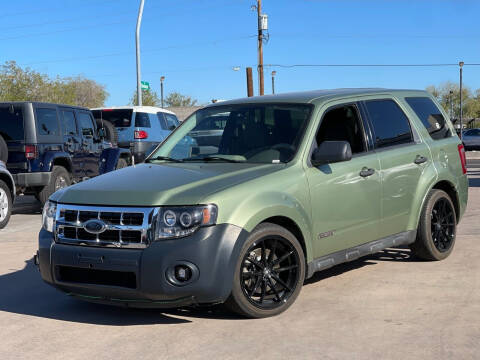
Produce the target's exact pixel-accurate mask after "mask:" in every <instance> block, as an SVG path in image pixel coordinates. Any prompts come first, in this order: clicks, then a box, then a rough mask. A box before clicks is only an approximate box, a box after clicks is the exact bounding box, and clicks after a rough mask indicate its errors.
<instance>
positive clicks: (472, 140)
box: [462, 129, 480, 151]
mask: <svg viewBox="0 0 480 360" xmlns="http://www.w3.org/2000/svg"><path fill="white" fill-rule="evenodd" d="M462 141H463V145H464V146H465V150H466V151H468V150H480V129H468V130H465V131H464V132H463V138H462Z"/></svg>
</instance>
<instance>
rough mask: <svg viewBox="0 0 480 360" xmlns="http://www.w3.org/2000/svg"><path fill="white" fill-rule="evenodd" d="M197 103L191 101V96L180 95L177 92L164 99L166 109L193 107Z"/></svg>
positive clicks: (194, 100)
mask: <svg viewBox="0 0 480 360" xmlns="http://www.w3.org/2000/svg"><path fill="white" fill-rule="evenodd" d="M197 103H198V101H197V100H196V99H192V97H191V96H187V95H182V94H180V93H178V92H172V93H170V94H168V96H167V97H166V98H165V104H166V105H167V107H173V106H176V107H178V106H195V105H197Z"/></svg>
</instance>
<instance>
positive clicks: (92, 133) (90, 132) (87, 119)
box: [75, 110, 102, 177]
mask: <svg viewBox="0 0 480 360" xmlns="http://www.w3.org/2000/svg"><path fill="white" fill-rule="evenodd" d="M75 115H76V118H77V122H78V128H79V131H80V134H81V136H82V141H81V146H80V149H81V153H82V154H81V157H82V158H83V163H84V171H85V175H84V176H86V177H94V176H97V175H98V171H99V164H100V155H101V153H102V149H101V144H100V141H99V140H98V137H97V134H96V127H95V125H94V122H93V118H92V117H91V115H90V112H88V111H82V110H77V111H76V112H75Z"/></svg>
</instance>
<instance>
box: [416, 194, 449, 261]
mask: <svg viewBox="0 0 480 360" xmlns="http://www.w3.org/2000/svg"><path fill="white" fill-rule="evenodd" d="M456 229H457V219H456V214H455V206H454V205H453V202H452V199H450V196H448V194H447V193H446V192H445V191H442V190H438V189H433V190H431V191H430V193H429V194H428V196H427V199H426V201H425V205H424V206H423V210H422V214H421V216H420V222H419V226H418V231H417V239H416V240H415V242H414V243H413V244H412V245H411V246H410V248H411V249H412V254H413V255H414V256H416V257H418V258H420V259H423V260H443V259H445V258H447V257H448V256H449V255H450V253H451V252H452V250H453V246H454V245H455V237H456Z"/></svg>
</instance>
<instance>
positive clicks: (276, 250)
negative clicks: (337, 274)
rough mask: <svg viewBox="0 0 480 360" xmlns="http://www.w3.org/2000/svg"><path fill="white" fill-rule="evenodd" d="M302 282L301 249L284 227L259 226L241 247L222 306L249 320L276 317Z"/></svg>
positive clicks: (303, 276)
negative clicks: (249, 318) (226, 298)
mask: <svg viewBox="0 0 480 360" xmlns="http://www.w3.org/2000/svg"><path fill="white" fill-rule="evenodd" d="M304 280H305V257H304V254H303V250H302V246H301V245H300V243H299V242H298V240H297V239H296V238H295V236H294V235H293V234H292V233H291V232H290V231H288V230H286V229H285V228H283V227H281V226H279V225H275V224H270V223H264V224H261V225H259V226H258V227H257V228H256V229H255V230H254V231H253V232H252V233H251V234H250V236H249V238H248V240H247V241H246V243H245V244H244V246H243V249H242V251H241V253H240V257H239V259H238V262H237V266H236V270H235V275H234V279H233V287H232V293H231V295H230V297H229V298H228V300H227V301H226V303H225V305H226V306H227V307H228V308H230V309H231V310H233V311H235V312H237V313H239V314H241V315H244V316H247V317H251V318H262V317H268V316H273V315H277V314H279V313H281V312H283V311H285V310H286V309H288V307H290V305H292V303H293V302H294V301H295V299H296V298H297V296H298V294H299V293H300V290H301V288H302V285H303V281H304Z"/></svg>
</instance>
